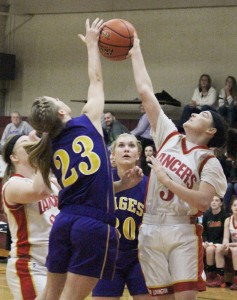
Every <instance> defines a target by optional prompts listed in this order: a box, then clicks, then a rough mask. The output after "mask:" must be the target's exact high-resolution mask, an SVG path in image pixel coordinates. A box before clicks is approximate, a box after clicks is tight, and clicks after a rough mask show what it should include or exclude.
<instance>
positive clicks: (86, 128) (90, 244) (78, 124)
mask: <svg viewBox="0 0 237 300" xmlns="http://www.w3.org/2000/svg"><path fill="white" fill-rule="evenodd" d="M102 27H103V21H102V20H99V19H98V18H97V19H96V20H95V21H94V22H93V23H92V25H91V26H90V24H89V20H88V19H87V21H86V35H85V36H83V35H80V38H81V39H82V41H83V42H84V43H85V44H86V46H87V51H88V73H89V79H90V84H89V89H88V101H87V103H86V104H85V106H84V108H83V109H82V115H81V116H79V117H77V118H73V119H72V117H71V109H70V108H69V107H68V106H67V105H66V104H65V103H64V102H62V101H60V100H59V99H55V98H51V97H46V96H45V97H41V98H38V99H36V100H35V101H34V102H33V105H32V108H31V116H30V119H31V123H32V126H33V127H34V129H35V130H36V131H37V132H38V133H40V134H41V140H40V142H38V143H36V144H34V145H31V146H30V147H28V148H27V151H29V153H30V157H29V159H30V162H31V164H32V165H33V166H38V167H39V169H40V170H41V171H42V174H43V177H44V179H45V180H46V179H47V175H48V173H49V170H50V167H51V168H52V170H53V172H54V174H55V176H56V178H57V180H58V182H59V184H60V186H61V188H62V190H61V191H60V194H59V208H60V210H61V211H60V213H59V215H58V217H57V218H56V220H55V223H54V226H53V229H52V231H51V234H50V240H49V253H48V257H47V262H46V264H47V268H48V277H47V284H46V288H45V290H44V293H43V295H42V296H41V297H39V298H38V299H44V300H45V299H47V300H49V299H53V300H56V299H58V298H59V297H60V299H66V300H68V299H70V300H72V299H77V300H81V299H85V298H86V296H87V295H88V294H89V293H90V291H91V290H92V289H93V287H94V286H95V285H96V283H97V281H98V278H105V279H111V278H112V276H113V273H114V268H115V261H116V258H117V252H118V231H117V229H116V228H115V223H116V217H115V215H114V195H113V185H112V184H113V183H112V174H111V166H110V161H109V155H108V153H107V148H106V145H105V143H104V139H103V131H102V127H101V115H102V112H103V110H104V90H103V78H102V71H101V62H100V53H99V49H98V38H99V33H100V30H101V28H102ZM136 171H137V169H136V170H135V171H134V170H133V171H132V172H131V174H133V173H134V172H135V174H136ZM127 174H129V172H128V173H127ZM131 174H130V175H131ZM125 183H126V180H122V181H120V182H118V185H116V187H117V188H120V187H121V186H124V187H125V186H126V184H125ZM123 184H124V185H123Z"/></svg>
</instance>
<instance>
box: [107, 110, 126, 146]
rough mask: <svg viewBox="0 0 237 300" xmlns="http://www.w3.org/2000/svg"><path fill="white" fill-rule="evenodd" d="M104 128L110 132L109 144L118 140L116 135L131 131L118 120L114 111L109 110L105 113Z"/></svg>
mask: <svg viewBox="0 0 237 300" xmlns="http://www.w3.org/2000/svg"><path fill="white" fill-rule="evenodd" d="M104 126H105V127H104V130H105V131H106V132H107V134H108V139H107V146H108V147H110V145H111V144H112V143H113V141H115V140H116V137H117V136H119V135H120V134H122V133H129V130H128V129H127V127H126V126H124V125H123V124H122V123H121V122H119V121H118V120H116V117H115V114H114V113H113V112H112V111H107V112H105V113H104Z"/></svg>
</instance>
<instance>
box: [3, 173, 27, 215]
mask: <svg viewBox="0 0 237 300" xmlns="http://www.w3.org/2000/svg"><path fill="white" fill-rule="evenodd" d="M14 176H15V177H21V178H25V177H24V176H22V175H21V174H15V173H14V174H12V175H11V177H14ZM2 196H3V201H4V204H5V205H6V207H7V208H8V209H10V210H12V209H19V208H20V207H21V206H22V205H23V204H21V203H16V204H9V203H8V202H7V200H6V199H5V196H4V191H3V192H2Z"/></svg>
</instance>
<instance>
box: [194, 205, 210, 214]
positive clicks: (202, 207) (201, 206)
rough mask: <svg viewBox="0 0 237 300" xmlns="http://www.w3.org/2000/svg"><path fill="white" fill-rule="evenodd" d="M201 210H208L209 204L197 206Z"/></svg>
mask: <svg viewBox="0 0 237 300" xmlns="http://www.w3.org/2000/svg"><path fill="white" fill-rule="evenodd" d="M197 208H198V210H199V211H201V212H205V211H206V210H208V208H209V205H200V206H199V207H197Z"/></svg>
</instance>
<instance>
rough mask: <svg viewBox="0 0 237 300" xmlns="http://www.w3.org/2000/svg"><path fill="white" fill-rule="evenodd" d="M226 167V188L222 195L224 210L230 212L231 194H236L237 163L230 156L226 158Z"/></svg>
mask: <svg viewBox="0 0 237 300" xmlns="http://www.w3.org/2000/svg"><path fill="white" fill-rule="evenodd" d="M226 168H228V169H229V177H228V178H227V182H228V184H227V190H226V193H225V196H224V203H225V207H226V211H227V212H230V202H231V198H232V196H233V195H235V196H237V163H236V161H234V160H232V159H231V158H227V159H226Z"/></svg>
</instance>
